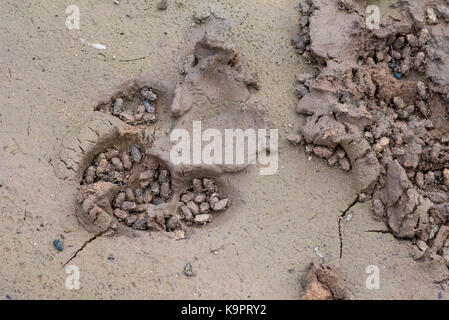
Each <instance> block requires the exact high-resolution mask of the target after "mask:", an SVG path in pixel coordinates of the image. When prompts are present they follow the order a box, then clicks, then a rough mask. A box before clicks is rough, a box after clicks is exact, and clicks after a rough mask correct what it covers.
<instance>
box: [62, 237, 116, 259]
mask: <svg viewBox="0 0 449 320" xmlns="http://www.w3.org/2000/svg"><path fill="white" fill-rule="evenodd" d="M107 231H109V230H106V231H104V232H100V233H98V234H96V235H94V236H93V237H91V238H90V239H89V240H87V241H85V242H84V243H83V245H82V246H81V247H80V248H79V249H78V250H76V251H75V253H74V254H73V255H72V256H71V257H70V259H69V260H67V261H66V262H65V263H64V264H63V265H62V267H61V268H64V267H65V266H66V265H67V264H68V263H70V261H72V260H73V259H75V258H76V256H77V255H78V253H80V252H81V251H83V249H84V248H85V247H86V246H87V245H88V244H89V243H91V242H92V241H94V240H95V239H97V238H98V237H100V236H102V235H103V234H105V233H106V232H107Z"/></svg>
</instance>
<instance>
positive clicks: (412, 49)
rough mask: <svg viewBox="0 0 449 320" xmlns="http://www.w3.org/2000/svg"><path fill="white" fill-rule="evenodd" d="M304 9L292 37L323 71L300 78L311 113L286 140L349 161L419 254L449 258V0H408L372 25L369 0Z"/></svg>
mask: <svg viewBox="0 0 449 320" xmlns="http://www.w3.org/2000/svg"><path fill="white" fill-rule="evenodd" d="M300 10H301V14H302V18H301V20H300V29H301V31H300V33H299V35H297V36H295V37H294V38H293V39H292V40H293V44H294V45H295V46H296V48H297V49H298V51H299V53H301V54H303V55H304V57H305V58H306V59H307V60H308V61H309V62H310V63H312V64H313V65H314V66H315V67H316V73H315V74H302V75H299V76H298V77H297V79H298V86H297V89H296V92H297V95H298V97H299V99H300V101H299V102H298V105H297V107H296V111H297V113H298V114H300V115H301V116H302V121H303V122H302V125H301V126H300V128H299V129H298V130H297V131H295V132H293V133H292V134H291V135H290V136H289V138H288V139H289V140H290V141H291V142H292V143H294V144H302V145H305V151H306V152H309V153H314V154H316V155H317V156H319V157H321V158H324V159H326V160H327V162H328V163H329V165H338V166H340V167H341V168H342V169H344V170H351V171H352V172H353V175H354V178H355V185H356V188H357V190H359V192H360V195H359V200H360V199H363V200H366V199H370V198H372V199H373V201H372V209H373V213H374V215H375V216H377V217H378V218H380V219H383V220H385V222H386V224H387V226H388V228H389V230H390V231H391V232H392V233H393V234H394V235H395V236H396V237H399V238H406V239H410V240H411V241H413V242H414V243H415V249H416V252H415V258H416V259H435V258H436V259H440V258H441V257H439V255H442V256H444V257H445V259H446V262H447V263H448V262H449V255H448V253H449V239H448V236H449V227H448V226H447V221H448V218H449V192H448V191H449V129H448V128H449V126H448V125H449V123H448V115H449V110H448V105H449V93H448V92H449V91H448V88H449V75H448V73H447V70H448V68H449V63H448V60H447V57H448V56H449V42H448V41H447V40H448V39H447V35H448V34H449V26H448V25H447V12H449V4H448V3H447V1H433V2H432V3H431V4H428V5H427V4H425V3H422V2H421V1H400V2H399V3H397V4H393V5H392V6H391V8H389V10H391V12H392V14H393V13H395V14H396V16H395V17H392V15H389V17H388V18H386V21H383V20H382V21H381V24H380V28H379V29H374V30H370V29H368V28H366V26H365V5H364V2H363V1H331V2H329V1H323V0H305V1H302V2H301V4H300ZM330 17H332V19H330ZM329 24H330V25H329ZM329 30H331V32H330V33H329V32H328V31H329ZM332 30H335V32H334V31H332ZM346 159H348V160H346ZM346 161H348V162H349V163H346ZM356 200H357V199H356ZM360 201H361V200H360ZM355 202H356V201H355Z"/></svg>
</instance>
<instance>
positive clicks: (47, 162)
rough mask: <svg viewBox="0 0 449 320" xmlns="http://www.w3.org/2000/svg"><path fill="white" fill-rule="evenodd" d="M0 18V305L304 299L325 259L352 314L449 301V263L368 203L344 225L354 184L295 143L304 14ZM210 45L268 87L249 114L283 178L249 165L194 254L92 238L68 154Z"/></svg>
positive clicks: (16, 6) (271, 6) (224, 6)
mask: <svg viewBox="0 0 449 320" xmlns="http://www.w3.org/2000/svg"><path fill="white" fill-rule="evenodd" d="M374 2H377V1H374ZM70 4H76V5H78V6H79V8H80V11H81V26H80V27H81V29H80V30H68V29H67V28H66V27H65V20H66V13H65V9H66V7H67V6H68V5H70ZM208 6H210V7H211V8H212V11H213V12H215V13H216V17H218V18H214V19H212V20H211V21H208V22H206V23H205V24H203V25H201V26H198V25H195V23H194V21H193V19H192V16H193V14H194V12H195V11H197V10H198V9H201V8H202V7H208ZM0 14H1V17H2V19H0V27H1V31H2V37H0V41H1V46H0V57H1V59H0V61H2V63H1V64H0V68H1V72H0V75H1V81H0V86H1V90H0V103H1V109H0V145H1V150H2V152H1V156H0V185H1V187H0V199H1V200H0V214H1V223H0V260H1V263H0V298H2V299H3V298H5V299H8V298H12V299H39V298H47V299H48V298H63V299H78V298H85V299H88V298H99V299H109V298H113V299H114V298H115V299H117V298H126V299H132V298H142V299H158V298H159V299H164V298H174V299H207V298H210V299H214V298H224V299H231V298H233V299H298V298H299V297H301V296H302V294H303V288H302V287H301V281H300V279H301V278H302V277H303V276H304V275H305V274H306V272H307V269H308V266H309V265H310V262H311V261H320V260H321V259H322V258H321V257H320V256H322V257H323V259H324V260H325V262H327V263H329V264H331V265H333V266H335V267H337V268H338V269H339V272H340V274H341V277H342V279H344V282H345V286H346V287H347V290H348V296H349V298H352V299H379V298H384V299H408V298H410V299H438V298H447V293H446V288H447V287H446V283H445V279H447V278H448V276H449V275H448V270H447V268H446V267H445V266H444V264H441V263H437V262H418V261H415V260H414V259H413V258H412V254H413V252H412V244H411V242H409V241H406V240H400V239H397V238H395V237H394V236H393V235H392V234H390V233H389V232H387V229H386V225H385V223H384V222H382V221H379V220H376V219H374V218H373V214H372V212H371V209H370V204H369V203H368V202H365V203H360V204H357V205H355V206H353V207H352V208H351V211H352V213H353V216H352V219H351V220H350V221H349V222H344V221H343V222H341V221H340V222H341V223H340V224H339V218H340V217H341V215H342V212H345V211H346V210H347V209H348V208H349V207H350V206H351V205H352V204H353V202H354V199H355V197H356V196H357V193H358V192H359V189H358V188H357V186H355V185H354V181H355V180H354V177H353V175H352V173H351V172H349V173H348V172H344V171H342V170H339V169H337V168H330V167H328V166H327V165H326V163H325V162H324V161H322V160H320V159H318V158H316V157H311V158H309V156H308V155H305V154H304V152H299V151H298V148H293V147H292V146H291V144H289V143H288V141H287V139H286V137H287V135H288V134H289V133H290V132H291V130H292V127H293V126H294V125H295V123H296V121H297V115H296V114H295V107H296V104H297V103H298V99H297V97H296V95H295V77H296V75H297V74H299V73H303V72H306V71H311V67H310V66H309V65H307V64H305V63H304V60H303V58H301V57H300V56H298V55H297V53H296V52H295V49H294V48H293V47H292V45H291V38H292V36H293V35H295V34H296V33H297V32H298V21H299V18H300V13H299V10H298V1H297V0H288V1H287V0H285V1H284V0H281V1H257V2H256V1H238V2H236V1H208V2H207V3H206V2H204V1H181V0H176V1H168V8H167V9H166V10H165V11H160V10H157V2H156V1H131V0H130V1H126V0H122V1H120V4H119V5H117V4H114V3H113V1H87V0H86V1H76V3H73V2H69V1H63V2H61V3H58V4H55V3H53V2H51V1H32V2H29V3H28V4H25V3H16V2H13V1H9V2H2V3H1V4H0ZM206 30H213V31H214V32H217V33H219V34H220V35H221V36H222V37H223V38H224V39H225V40H227V41H229V42H232V43H234V44H236V45H237V46H238V47H239V48H240V51H241V61H242V64H243V65H244V67H245V68H247V69H248V70H251V71H254V72H257V74H258V76H259V79H260V80H259V84H260V90H259V91H254V92H252V94H251V97H250V102H256V101H257V102H260V103H261V104H262V106H263V109H264V110H265V112H266V114H267V119H268V120H269V122H270V126H271V127H272V128H278V129H279V170H278V173H277V174H276V175H273V176H261V175H259V170H258V168H257V167H255V166H250V167H248V168H247V169H245V170H243V171H242V172H240V173H238V174H231V175H229V176H228V177H227V179H228V181H229V184H231V185H232V186H233V189H234V190H238V192H237V194H236V195H235V199H233V200H234V201H233V204H232V206H230V207H229V208H228V209H227V210H226V211H225V212H224V213H223V214H221V215H220V216H219V217H218V218H217V219H214V220H213V221H212V222H211V223H209V224H208V225H207V226H205V227H202V228H194V229H193V231H192V232H191V233H190V234H189V236H188V237H186V239H183V240H178V239H177V238H176V236H175V235H174V234H173V233H169V232H146V231H145V232H143V231H138V230H132V231H129V232H127V233H122V234H120V233H119V234H117V235H114V236H112V237H105V236H99V237H95V236H93V234H92V233H89V232H87V231H86V230H85V229H84V228H83V227H82V226H81V225H80V224H79V222H78V221H77V219H76V216H75V206H76V203H75V198H76V196H77V194H78V191H79V182H77V181H73V180H71V179H64V178H61V176H60V175H58V174H57V173H55V171H57V168H56V169H55V167H54V163H53V162H52V161H51V160H52V159H53V158H54V155H55V152H57V150H58V149H59V148H61V145H63V141H64V137H66V136H67V134H68V133H70V132H72V131H74V130H76V128H79V127H82V126H83V124H85V123H86V122H88V121H89V120H90V119H92V117H93V110H94V107H95V106H96V104H97V102H98V101H99V99H100V98H101V96H102V94H103V92H105V91H108V90H110V89H111V88H112V87H114V86H116V85H118V84H120V83H122V82H123V81H125V80H127V79H130V78H133V77H136V76H139V75H140V74H141V73H142V72H147V71H151V73H152V74H154V75H155V77H159V78H161V79H163V80H164V81H165V82H167V83H172V84H175V83H176V82H177V81H181V80H182V79H183V76H182V75H180V73H179V67H180V65H182V63H183V58H184V54H185V52H186V51H189V50H192V49H193V45H194V42H193V41H192V38H194V37H196V36H197V35H199V34H200V33H201V32H203V31H206ZM79 38H82V39H85V41H87V42H90V43H101V44H104V45H106V46H107V49H106V50H98V49H96V48H93V47H91V46H88V45H86V43H83V42H82V41H80V40H79ZM339 225H340V227H339ZM57 238H59V239H62V242H63V245H64V250H63V251H58V250H57V249H56V248H55V246H54V245H53V241H54V240H55V239H57ZM340 252H341V258H340ZM68 261H70V264H71V265H76V266H78V267H79V268H80V273H81V274H80V275H81V278H80V284H81V287H80V289H79V290H68V289H67V288H66V286H65V282H66V277H67V276H68V275H67V274H66V270H65V267H64V264H66V263H67V262H68ZM186 263H190V265H191V268H192V276H186V275H185V266H186ZM370 265H375V266H378V267H379V270H380V288H379V289H378V290H369V289H367V288H366V285H365V281H366V278H367V277H368V274H366V273H365V270H366V268H367V267H368V266H370ZM189 274H190V273H189Z"/></svg>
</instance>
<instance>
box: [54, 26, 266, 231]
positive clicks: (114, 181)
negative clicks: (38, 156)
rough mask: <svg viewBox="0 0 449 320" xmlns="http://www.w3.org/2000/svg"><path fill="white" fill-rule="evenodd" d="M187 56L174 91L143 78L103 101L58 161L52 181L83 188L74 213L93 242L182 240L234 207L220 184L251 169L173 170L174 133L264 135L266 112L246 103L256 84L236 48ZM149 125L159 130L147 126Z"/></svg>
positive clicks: (206, 40)
mask: <svg viewBox="0 0 449 320" xmlns="http://www.w3.org/2000/svg"><path fill="white" fill-rule="evenodd" d="M186 56H189V57H191V58H192V59H190V60H189V61H190V63H188V64H187V65H185V66H184V67H185V73H184V78H183V80H182V81H180V82H178V83H166V82H164V81H159V80H155V79H156V78H155V77H154V75H152V74H149V73H146V74H143V75H141V76H140V77H138V78H136V79H131V80H129V81H127V82H125V83H122V84H121V85H119V86H118V87H116V88H115V89H112V90H111V91H109V92H106V93H105V94H103V95H102V97H101V99H100V100H99V102H98V103H97V104H96V106H95V107H94V112H93V114H92V117H91V118H90V119H88V121H86V123H84V124H83V125H82V126H81V127H80V128H79V130H78V131H75V132H69V133H68V134H67V136H66V137H65V138H64V141H63V142H62V146H61V148H60V149H59V150H57V152H55V154H54V155H53V157H52V160H51V163H52V164H53V165H54V168H55V171H56V174H57V175H58V176H60V177H61V178H63V179H69V180H72V181H76V182H77V183H78V184H79V185H80V189H79V192H78V196H77V197H76V208H75V213H76V216H77V218H78V220H79V221H80V223H81V225H82V226H83V227H84V228H85V229H86V230H88V231H89V232H92V233H94V234H95V235H106V234H108V235H109V234H114V233H115V232H116V231H118V232H120V233H124V234H126V233H129V231H130V229H136V230H147V231H164V232H176V233H177V235H178V238H184V234H185V232H187V231H188V230H192V228H193V227H195V226H196V227H199V226H203V225H206V224H208V223H210V222H211V221H212V219H213V218H214V217H215V216H217V213H218V212H222V211H225V210H226V209H227V208H228V207H229V206H230V204H231V200H230V199H231V198H234V195H235V192H234V190H233V188H232V186H230V185H229V183H228V182H227V179H224V178H225V177H226V175H227V174H229V173H237V172H239V171H242V170H243V169H244V168H245V167H247V166H248V165H249V163H244V164H241V163H239V164H229V163H224V162H223V161H221V160H219V161H217V162H213V163H207V164H206V163H202V162H201V163H184V162H183V163H174V162H172V155H171V151H172V149H173V148H174V147H175V146H176V145H177V141H172V140H171V137H170V133H171V132H172V131H174V130H176V129H178V130H177V133H179V132H180V130H181V131H182V132H183V133H186V134H189V135H190V132H192V130H193V129H192V128H193V124H194V123H195V122H198V121H201V125H202V126H203V128H204V129H207V128H213V129H216V130H217V132H225V130H226V129H228V128H237V129H241V130H246V129H254V128H256V129H258V128H265V127H266V122H265V119H264V113H263V110H262V109H261V107H260V105H259V104H257V103H251V104H249V103H247V102H248V100H249V98H250V95H251V93H252V92H253V90H254V89H257V88H258V84H257V77H256V75H255V74H252V73H249V72H247V71H246V70H245V69H244V68H243V66H242V65H241V64H240V62H239V50H238V49H237V47H236V46H234V45H229V44H226V43H224V42H223V41H221V40H217V39H216V38H215V37H214V36H213V35H210V34H208V33H206V34H204V35H203V36H202V38H201V40H199V41H198V42H196V43H195V44H193V46H192V51H191V52H188V53H187V54H186ZM142 114H143V116H142V117H141V115H142ZM136 115H138V116H137V117H136ZM148 115H154V116H155V117H156V118H157V121H156V122H154V121H153V120H154V118H152V120H151V121H145V119H146V118H145V116H148ZM156 115H157V116H156ZM179 129H180V130H179ZM261 148H262V147H261ZM175 150H177V149H175ZM178 151H179V150H178ZM187 155H188V153H187ZM244 158H245V159H247V158H248V159H249V154H245V157H244ZM224 195H226V196H224Z"/></svg>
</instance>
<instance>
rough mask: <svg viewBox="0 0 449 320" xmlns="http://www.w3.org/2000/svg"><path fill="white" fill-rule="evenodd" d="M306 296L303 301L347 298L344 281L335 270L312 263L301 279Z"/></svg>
mask: <svg viewBox="0 0 449 320" xmlns="http://www.w3.org/2000/svg"><path fill="white" fill-rule="evenodd" d="M301 286H302V288H303V290H304V294H303V296H302V297H301V300H344V299H346V298H347V295H346V289H345V287H344V285H343V281H342V279H341V277H340V276H339V275H338V273H337V272H336V271H335V269H334V268H332V267H331V266H328V265H323V264H317V263H314V262H312V263H310V265H309V266H308V267H307V271H306V274H305V275H304V277H303V278H302V279H301Z"/></svg>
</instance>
